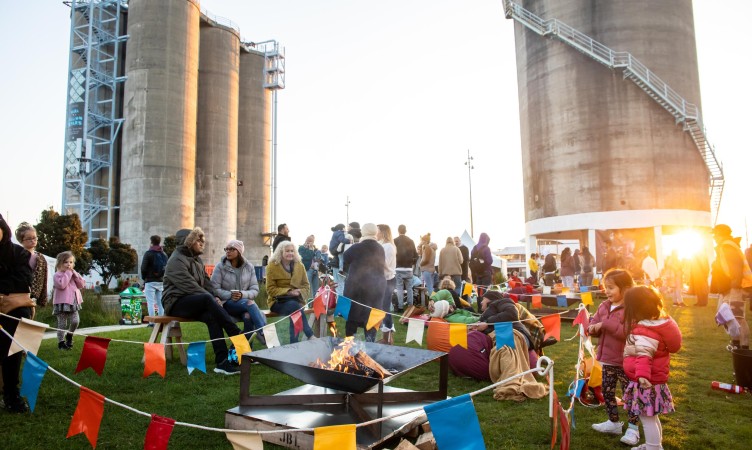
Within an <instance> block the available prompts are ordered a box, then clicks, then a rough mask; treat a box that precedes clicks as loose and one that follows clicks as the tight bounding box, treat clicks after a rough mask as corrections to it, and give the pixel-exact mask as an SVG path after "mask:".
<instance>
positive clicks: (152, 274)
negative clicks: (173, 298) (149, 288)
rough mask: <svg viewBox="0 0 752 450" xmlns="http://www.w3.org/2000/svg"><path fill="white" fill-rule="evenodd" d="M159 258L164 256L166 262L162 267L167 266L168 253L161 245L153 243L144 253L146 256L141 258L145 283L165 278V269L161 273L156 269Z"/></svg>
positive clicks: (142, 276) (157, 281)
mask: <svg viewBox="0 0 752 450" xmlns="http://www.w3.org/2000/svg"><path fill="white" fill-rule="evenodd" d="M158 258H164V261H165V264H163V265H162V267H163V268H164V267H166V265H167V264H166V263H167V259H168V258H167V253H165V252H164V250H163V249H162V246H161V245H152V246H151V247H149V250H147V251H146V253H144V257H143V259H142V260H141V278H142V279H143V280H144V283H154V282H156V283H161V282H162V281H163V279H164V269H163V270H162V271H161V273H159V272H158V271H157V270H156V262H157V259H158Z"/></svg>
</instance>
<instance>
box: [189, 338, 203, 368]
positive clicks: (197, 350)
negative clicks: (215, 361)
mask: <svg viewBox="0 0 752 450" xmlns="http://www.w3.org/2000/svg"><path fill="white" fill-rule="evenodd" d="M193 369H198V370H200V371H202V372H204V373H206V343H204V342H191V343H190V344H188V375H190V374H191V372H193Z"/></svg>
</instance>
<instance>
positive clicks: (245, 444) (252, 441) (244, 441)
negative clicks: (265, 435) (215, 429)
mask: <svg viewBox="0 0 752 450" xmlns="http://www.w3.org/2000/svg"><path fill="white" fill-rule="evenodd" d="M225 437H226V438H227V440H228V441H230V443H231V444H232V448H233V450H264V442H263V441H262V440H261V435H260V434H258V433H254V434H251V433H238V432H236V431H225Z"/></svg>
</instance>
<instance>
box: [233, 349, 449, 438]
mask: <svg viewBox="0 0 752 450" xmlns="http://www.w3.org/2000/svg"><path fill="white" fill-rule="evenodd" d="M342 342H343V339H341V338H334V337H325V338H321V339H313V340H308V341H303V342H299V343H295V344H289V345H285V346H282V347H275V348H271V349H266V350H260V351H255V352H252V353H248V354H246V355H243V363H242V364H241V375H240V376H241V380H240V404H239V406H238V408H233V409H231V410H229V411H228V413H227V417H226V422H227V423H228V424H230V425H234V426H236V427H238V426H241V427H242V428H246V426H247V425H252V427H251V428H248V429H264V430H269V429H280V428H282V429H289V428H309V427H319V426H327V425H338V424H342V423H353V422H355V423H360V422H366V421H369V420H372V419H374V418H381V417H383V416H384V415H383V414H384V410H385V409H386V410H387V411H388V415H391V414H394V413H395V412H397V411H399V410H400V407H401V405H404V407H405V408H404V409H405V410H407V409H411V408H414V407H416V405H417V407H421V405H425V404H429V403H433V402H436V401H441V400H445V399H446V398H447V372H448V360H447V355H446V353H442V352H434V351H430V350H423V349H415V348H409V347H399V346H393V345H383V344H377V343H373V342H365V343H363V342H359V343H358V345H359V346H360V347H359V350H361V351H363V353H364V354H365V355H367V357H368V358H371V359H373V361H374V362H375V363H377V365H378V366H380V367H382V368H383V369H385V370H384V372H385V374H384V375H385V376H384V378H379V377H373V376H368V375H362V374H355V373H347V372H340V371H334V370H329V369H323V368H320V367H313V365H315V364H316V362H317V360H318V361H319V362H326V361H328V360H329V359H330V357H331V355H332V352H333V351H334V350H336V348H337V346H338V345H340V344H341V343H342ZM252 360H253V361H258V362H260V363H262V364H264V365H266V366H269V367H272V368H274V369H276V370H279V371H280V372H283V373H285V374H287V375H289V376H291V377H293V378H296V379H298V380H300V381H302V382H304V383H307V384H308V386H302V387H300V388H296V389H292V390H290V391H286V392H282V393H280V394H277V395H250V393H249V391H250V381H251V377H250V375H251V361H252ZM437 360H438V362H439V374H438V376H437V377H436V378H437V383H438V388H437V389H436V390H434V391H410V390H405V389H397V388H390V387H386V386H385V385H386V384H387V383H389V382H391V381H393V380H395V379H397V378H399V377H401V376H403V375H405V374H406V373H409V371H410V370H413V369H415V368H417V367H420V366H422V365H425V364H428V363H430V362H434V361H437ZM254 415H257V416H260V418H256V417H254ZM243 416H244V417H245V418H247V419H251V422H247V421H243V420H238V419H239V418H241V417H243ZM415 416H416V415H415V414H413V415H412V416H410V417H406V418H405V419H404V420H403V421H401V422H400V421H397V423H390V424H385V428H386V429H385V430H383V431H384V432H383V433H382V423H381V422H379V423H377V424H375V425H372V426H369V427H367V428H359V429H358V441H359V443H365V444H366V445H367V446H366V447H362V448H371V447H370V445H371V444H373V443H374V442H376V443H378V442H381V441H382V440H383V439H385V438H386V437H388V436H389V435H390V433H392V432H394V431H395V430H396V429H398V428H400V427H401V426H402V425H404V424H405V423H407V422H409V421H410V420H411V419H414V418H415ZM296 420H298V421H297V422H296ZM293 434H296V435H300V434H302V433H293ZM306 436H308V437H310V438H311V442H312V435H306ZM298 438H303V437H302V436H298ZM296 439H297V438H296ZM305 440H306V439H305V438H303V441H305ZM270 442H274V443H276V444H278V445H285V442H284V441H283V442H280V441H278V440H276V437H275V440H270ZM300 443H301V442H300V439H298V441H297V443H296V444H295V446H294V447H291V448H304V447H305V446H302V447H301V445H300Z"/></svg>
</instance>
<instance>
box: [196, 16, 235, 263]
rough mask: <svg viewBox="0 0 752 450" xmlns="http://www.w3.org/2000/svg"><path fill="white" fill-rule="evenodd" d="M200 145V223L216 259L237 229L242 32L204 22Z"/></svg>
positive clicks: (207, 256) (210, 257) (211, 259)
mask: <svg viewBox="0 0 752 450" xmlns="http://www.w3.org/2000/svg"><path fill="white" fill-rule="evenodd" d="M199 56H200V58H199V69H198V72H199V76H198V134H197V149H196V153H197V154H196V225H197V226H200V227H201V228H203V230H204V233H206V249H205V250H204V256H203V259H204V261H205V262H206V263H207V264H214V263H216V262H218V261H219V259H220V257H221V256H223V255H224V252H223V251H222V248H224V246H225V244H226V243H227V241H228V240H230V239H235V237H236V230H237V228H236V227H237V182H238V178H237V170H238V76H239V71H240V37H239V36H238V34H237V33H236V32H235V31H234V30H232V29H230V28H225V27H222V26H211V25H208V24H204V23H202V24H201V43H200V51H199Z"/></svg>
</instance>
